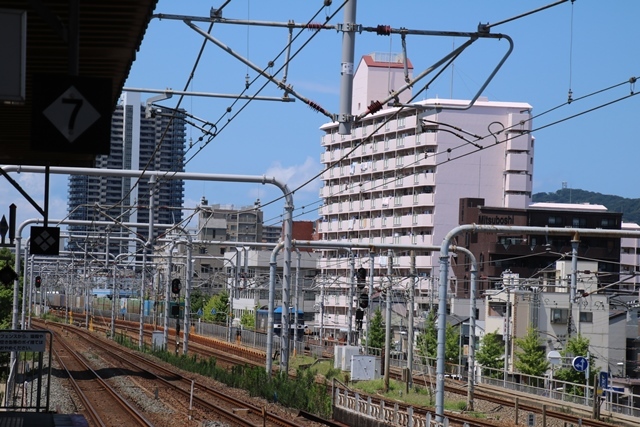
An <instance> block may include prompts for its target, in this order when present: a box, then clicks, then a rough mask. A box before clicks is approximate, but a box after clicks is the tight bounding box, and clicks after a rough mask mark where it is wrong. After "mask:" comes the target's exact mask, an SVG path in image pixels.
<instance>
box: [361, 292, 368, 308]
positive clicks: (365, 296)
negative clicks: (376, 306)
mask: <svg viewBox="0 0 640 427" xmlns="http://www.w3.org/2000/svg"><path fill="white" fill-rule="evenodd" d="M367 307H369V294H360V308H367Z"/></svg>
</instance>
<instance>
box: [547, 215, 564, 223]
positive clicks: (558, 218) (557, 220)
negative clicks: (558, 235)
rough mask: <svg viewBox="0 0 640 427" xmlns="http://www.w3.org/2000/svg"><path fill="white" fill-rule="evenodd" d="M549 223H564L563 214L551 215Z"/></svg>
mask: <svg viewBox="0 0 640 427" xmlns="http://www.w3.org/2000/svg"><path fill="white" fill-rule="evenodd" d="M549 225H562V217H561V216H550V217H549Z"/></svg>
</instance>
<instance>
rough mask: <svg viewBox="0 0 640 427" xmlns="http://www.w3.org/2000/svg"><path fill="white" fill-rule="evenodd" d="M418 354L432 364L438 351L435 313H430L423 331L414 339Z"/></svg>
mask: <svg viewBox="0 0 640 427" xmlns="http://www.w3.org/2000/svg"><path fill="white" fill-rule="evenodd" d="M416 341H417V347H418V353H419V354H420V356H422V357H423V358H424V359H426V360H425V362H427V363H428V364H431V362H433V359H435V358H436V354H437V351H438V330H437V329H436V314H435V311H433V310H432V311H430V312H429V314H428V315H427V319H426V320H425V323H424V329H423V330H422V332H420V333H419V334H418V337H417V338H416Z"/></svg>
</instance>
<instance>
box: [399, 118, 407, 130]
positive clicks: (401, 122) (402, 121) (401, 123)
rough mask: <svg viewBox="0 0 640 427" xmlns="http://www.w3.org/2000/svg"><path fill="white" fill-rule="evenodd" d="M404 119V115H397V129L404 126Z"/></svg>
mask: <svg viewBox="0 0 640 427" xmlns="http://www.w3.org/2000/svg"><path fill="white" fill-rule="evenodd" d="M404 121H405V118H404V117H398V129H399V128H403V127H404Z"/></svg>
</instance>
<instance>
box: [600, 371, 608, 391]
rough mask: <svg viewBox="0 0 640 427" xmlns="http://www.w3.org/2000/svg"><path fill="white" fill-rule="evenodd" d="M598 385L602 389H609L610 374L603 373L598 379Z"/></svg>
mask: <svg viewBox="0 0 640 427" xmlns="http://www.w3.org/2000/svg"><path fill="white" fill-rule="evenodd" d="M598 383H599V384H600V388H601V389H603V390H604V389H606V388H609V373H608V372H605V371H601V372H600V375H599V377H598Z"/></svg>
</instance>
